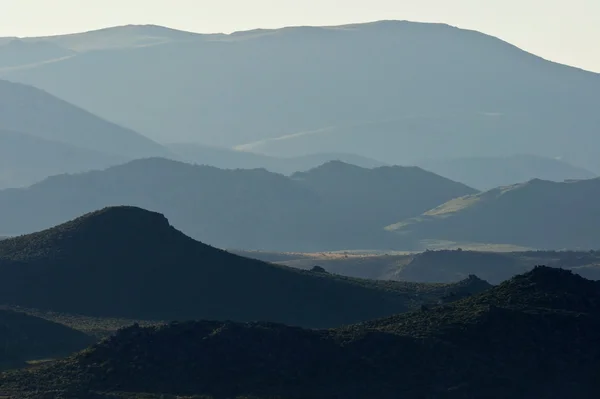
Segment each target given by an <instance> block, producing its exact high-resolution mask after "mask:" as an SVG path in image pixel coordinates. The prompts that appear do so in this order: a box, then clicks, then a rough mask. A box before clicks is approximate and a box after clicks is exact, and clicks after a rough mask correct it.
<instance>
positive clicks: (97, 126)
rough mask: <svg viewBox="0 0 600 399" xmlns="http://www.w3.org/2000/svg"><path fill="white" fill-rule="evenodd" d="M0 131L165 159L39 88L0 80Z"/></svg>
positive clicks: (132, 135) (150, 145) (141, 140)
mask: <svg viewBox="0 0 600 399" xmlns="http://www.w3.org/2000/svg"><path fill="white" fill-rule="evenodd" d="M0 129H1V130H8V131H15V132H22V133H26V134H30V135H33V136H37V137H39V138H42V139H46V140H52V141H59V142H63V143H66V144H69V145H71V146H76V147H80V148H85V149H88V150H93V151H100V152H104V153H107V154H111V155H115V156H121V157H126V158H129V159H133V158H139V157H144V156H146V157H147V156H166V155H168V154H169V152H168V151H167V150H166V149H165V148H164V147H162V146H160V145H159V144H157V143H155V142H153V141H151V140H150V139H147V138H146V137H144V136H142V135H140V134H138V133H136V132H134V131H132V130H129V129H125V128H123V127H120V126H118V125H115V124H114V123H111V122H108V121H106V120H103V119H100V118H98V117H97V116H94V115H92V114H91V113H89V112H87V111H84V110H83V109H81V108H78V107H76V106H74V105H71V104H69V103H67V102H65V101H63V100H61V99H59V98H56V97H54V96H52V95H50V94H48V93H46V92H44V91H42V90H40V89H36V88H34V87H31V86H26V85H23V84H19V83H11V82H8V81H5V80H0Z"/></svg>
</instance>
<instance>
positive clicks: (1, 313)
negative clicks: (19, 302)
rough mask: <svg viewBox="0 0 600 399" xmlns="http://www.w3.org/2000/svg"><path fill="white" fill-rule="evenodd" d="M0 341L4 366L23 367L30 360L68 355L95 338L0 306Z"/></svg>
mask: <svg viewBox="0 0 600 399" xmlns="http://www.w3.org/2000/svg"><path fill="white" fill-rule="evenodd" d="M0 342H1V343H2V345H0V370H1V369H4V368H10V367H20V366H22V365H24V364H25V361H28V360H43V359H47V358H53V357H56V356H66V355H69V354H71V353H73V352H75V351H79V350H81V349H83V348H85V347H86V346H88V345H91V344H92V343H93V340H92V338H91V337H89V336H87V335H85V334H83V333H81V332H78V331H75V330H72V329H70V328H68V327H65V326H63V325H60V324H56V323H52V322H50V321H47V320H43V319H40V318H37V317H33V316H29V315H26V314H24V313H18V312H13V311H10V310H4V309H1V308H0ZM0 390H1V389H0Z"/></svg>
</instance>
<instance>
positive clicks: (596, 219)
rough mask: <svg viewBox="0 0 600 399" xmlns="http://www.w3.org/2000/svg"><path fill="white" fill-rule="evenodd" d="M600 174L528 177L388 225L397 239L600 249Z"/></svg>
mask: <svg viewBox="0 0 600 399" xmlns="http://www.w3.org/2000/svg"><path fill="white" fill-rule="evenodd" d="M598 195H600V179H591V180H580V181H573V182H564V183H555V182H549V181H543V180H538V179H535V180H531V181H530V182H527V183H524V184H517V185H513V186H508V187H500V188H496V189H493V190H490V191H487V192H484V193H481V194H476V195H472V196H466V197H462V198H458V199H455V200H451V201H449V202H447V203H445V204H443V205H441V206H439V207H437V208H435V209H432V210H430V211H428V212H426V213H424V214H423V215H422V216H420V217H417V218H413V219H408V220H405V221H402V222H400V223H397V224H395V225H392V226H389V227H388V230H390V231H394V232H396V233H398V235H399V239H403V237H406V236H409V237H411V238H413V239H415V240H421V239H436V240H450V241H455V242H480V243H499V244H514V245H522V246H527V247H532V248H543V249H564V248H569V249H584V250H589V249H597V248H600V235H599V234H598V233H599V232H600V230H599V227H598V226H600V204H599V203H598V201H596V198H597V197H598Z"/></svg>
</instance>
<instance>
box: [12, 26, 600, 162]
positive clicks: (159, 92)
mask: <svg viewBox="0 0 600 399" xmlns="http://www.w3.org/2000/svg"><path fill="white" fill-rule="evenodd" d="M38 40H40V38H38ZM47 40H48V41H49V42H53V43H55V44H59V45H61V46H63V47H65V48H77V49H83V51H82V52H81V53H79V54H77V55H76V56H74V57H70V58H67V59H64V60H61V61H58V62H52V63H45V64H40V65H37V66H35V67H27V68H17V69H12V70H10V71H4V72H1V74H2V76H3V77H4V78H6V79H11V80H14V81H19V82H23V83H27V84H32V85H34V86H36V87H39V88H42V89H44V90H47V91H49V92H50V93H52V94H54V95H57V96H59V97H60V98H64V99H65V100H67V101H69V102H72V103H74V104H77V105H78V106H81V107H83V108H85V109H87V110H90V111H91V112H94V113H95V114H97V115H100V116H102V117H104V118H107V119H109V120H111V121H114V122H116V123H119V124H121V125H123V126H127V127H130V128H133V129H135V130H137V131H140V132H143V133H145V134H146V133H147V134H149V136H150V137H152V138H153V139H155V140H158V141H161V142H162V141H164V142H167V141H168V142H172V141H194V142H200V143H202V144H207V145H216V146H224V147H231V146H237V145H244V144H249V145H250V146H251V147H253V148H254V149H255V150H256V151H258V152H263V153H266V154H269V155H277V156H280V155H285V156H296V155H305V154H311V153H315V152H346V153H354V154H358V155H362V156H367V157H370V158H373V159H378V160H381V161H383V162H386V163H390V164H411V163H413V162H415V161H417V160H421V159H423V158H425V157H431V158H434V159H439V158H449V157H451V158H455V157H464V156H472V155H473V153H477V154H480V155H482V156H505V155H510V154H514V153H515V148H516V149H518V152H519V153H529V154H533V155H540V156H546V157H552V158H554V157H559V156H560V157H563V158H564V159H565V160H566V161H567V162H571V163H574V164H577V165H579V166H583V167H585V168H588V169H590V170H592V171H594V172H598V171H599V170H600V163H599V162H598V159H597V156H596V153H595V151H594V150H593V148H598V147H599V146H600V143H599V142H598V137H597V134H596V132H597V126H598V125H599V123H600V119H599V118H600V116H599V115H598V113H597V112H596V104H598V102H599V97H598V93H599V92H600V75H598V74H595V73H591V72H585V71H582V70H579V69H576V68H572V67H568V66H564V65H559V64H556V63H552V62H549V61H546V60H544V59H542V58H539V57H537V56H535V55H532V54H530V53H527V52H525V51H522V50H520V49H518V48H516V47H514V46H512V45H510V44H508V43H506V42H504V41H502V40H499V39H497V38H494V37H491V36H488V35H485V34H482V33H479V32H474V31H469V30H463V29H458V28H455V27H451V26H448V25H443V24H424V23H412V22H406V21H380V22H374V23H367V24H353V25H346V26H338V27H294V28H284V29H276V30H256V31H249V32H238V33H235V34H231V35H194V34H190V33H187V34H186V33H185V32H176V31H172V30H168V29H165V28H161V27H152V26H150V27H144V26H142V27H136V26H128V27H117V28H112V29H104V30H101V31H96V32H88V33H84V34H79V35H70V36H68V37H65V36H63V37H62V38H61V37H58V38H57V37H55V38H48V39H47ZM66 42H70V43H66ZM144 43H146V44H147V45H144ZM111 47H112V49H111ZM114 47H121V48H114ZM90 48H103V49H104V50H103V51H86V49H90ZM109 87H110V90H107V88H109ZM231 115H235V117H231ZM474 150H475V151H474Z"/></svg>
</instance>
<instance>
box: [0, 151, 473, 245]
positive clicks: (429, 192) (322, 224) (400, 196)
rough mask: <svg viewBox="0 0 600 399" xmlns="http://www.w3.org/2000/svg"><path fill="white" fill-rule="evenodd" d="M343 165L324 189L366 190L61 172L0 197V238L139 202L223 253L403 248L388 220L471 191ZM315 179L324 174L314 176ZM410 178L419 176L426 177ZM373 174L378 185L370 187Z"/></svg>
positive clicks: (156, 161) (261, 175)
mask: <svg viewBox="0 0 600 399" xmlns="http://www.w3.org/2000/svg"><path fill="white" fill-rule="evenodd" d="M334 165H335V164H334ZM340 165H342V175H343V176H341V175H339V174H332V175H330V176H323V177H322V178H320V180H318V183H319V184H322V185H324V186H327V184H330V185H331V186H336V185H337V184H338V183H336V180H343V181H344V182H345V183H344V184H346V183H347V182H352V181H354V182H356V183H360V185H358V186H356V187H354V188H352V189H351V190H350V187H348V186H342V185H339V189H340V192H339V193H338V194H337V195H336V194H335V193H334V192H333V191H332V189H331V188H328V189H325V188H323V187H320V186H317V185H316V184H315V185H314V187H313V186H311V185H310V184H309V183H310V181H308V180H304V181H300V180H297V179H295V178H294V179H291V178H288V177H286V176H283V175H279V174H274V173H270V172H267V171H266V170H264V169H254V170H221V169H216V168H213V167H208V166H193V165H189V164H184V163H180V162H175V161H169V160H165V159H160V158H152V159H144V160H138V161H132V162H130V163H127V164H125V165H120V166H116V167H112V168H109V169H107V170H105V171H96V172H90V173H85V174H80V175H75V176H67V175H65V176H56V177H53V178H50V179H47V180H45V181H43V182H41V183H39V184H36V185H34V186H32V187H29V188H27V189H20V190H7V191H0V226H1V227H0V228H1V229H2V231H0V234H5V235H14V234H24V233H30V232H33V231H37V230H40V229H44V228H49V227H51V226H53V225H56V224H58V223H62V222H65V221H67V220H69V219H72V218H74V217H76V216H79V215H81V214H83V213H86V212H91V211H93V210H96V209H99V208H103V207H106V206H111V205H135V206H140V207H143V208H146V209H150V210H153V211H159V212H161V213H164V214H165V215H166V216H167V217H168V218H169V219H170V220H171V221H172V222H173V224H174V225H175V226H177V227H178V228H179V229H181V230H182V231H183V232H185V233H186V234H189V235H191V236H192V237H194V238H196V239H199V240H201V241H204V242H210V243H211V244H213V245H216V246H218V247H222V248H238V249H268V250H283V251H319V250H337V249H340V250H341V249H349V248H359V249H363V248H365V247H367V248H387V246H388V245H392V244H394V245H396V244H397V240H396V237H394V236H393V235H392V234H390V233H389V232H387V231H385V230H384V229H383V227H384V226H386V225H387V224H389V223H390V222H392V221H395V220H398V219H400V218H401V217H412V216H417V215H419V214H420V213H422V212H424V211H426V210H427V209H428V208H430V207H432V206H435V205H437V204H440V203H443V202H444V201H447V200H449V199H451V198H454V197H456V196H457V195H463V194H468V193H471V192H473V190H471V189H469V188H467V187H465V186H463V185H461V184H458V183H454V182H451V181H449V180H447V179H443V178H440V177H436V176H435V175H433V174H430V173H428V172H423V171H421V172H417V173H410V172H408V173H406V175H407V176H404V175H405V173H404V172H403V170H402V169H398V171H397V172H396V169H393V168H392V169H375V170H373V171H372V172H369V170H367V169H362V168H359V167H354V166H351V165H346V164H340ZM408 171H410V170H408ZM388 174H389V176H388ZM314 175H320V172H318V171H313V172H309V175H308V176H314ZM379 175H382V176H381V177H380V178H378V177H377V176H379ZM411 175H415V176H417V177H419V176H421V175H422V181H421V180H419V178H417V179H415V180H411V178H410V176H411ZM363 176H366V177H367V179H365V178H364V177H363ZM368 176H372V178H371V179H372V180H373V183H372V184H367V181H366V180H369V179H368ZM327 178H329V179H330V181H329V183H327ZM311 179H312V178H311ZM315 181H317V180H316V179H315ZM419 181H421V183H419ZM342 190H346V191H342ZM345 194H347V195H345ZM354 197H356V198H354ZM369 198H371V199H369ZM419 198H420V200H419ZM394 201H397V202H394ZM361 206H364V208H361ZM384 206H385V208H382V209H375V208H376V207H384ZM404 207H406V209H403V208H404ZM386 212H387V213H388V214H387V217H386ZM375 216H376V217H377V218H378V219H374V217H375Z"/></svg>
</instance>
